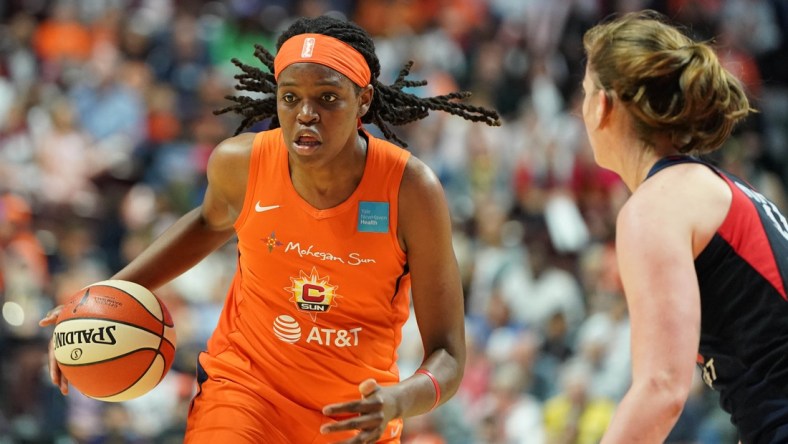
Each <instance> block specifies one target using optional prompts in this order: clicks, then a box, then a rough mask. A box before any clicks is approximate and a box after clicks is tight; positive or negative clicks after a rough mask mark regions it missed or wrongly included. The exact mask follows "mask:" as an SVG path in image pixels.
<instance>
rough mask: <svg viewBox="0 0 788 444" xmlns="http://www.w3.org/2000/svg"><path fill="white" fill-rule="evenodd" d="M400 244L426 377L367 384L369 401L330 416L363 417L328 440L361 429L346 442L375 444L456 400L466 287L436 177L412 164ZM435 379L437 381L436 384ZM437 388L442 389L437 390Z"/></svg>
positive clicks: (341, 425)
mask: <svg viewBox="0 0 788 444" xmlns="http://www.w3.org/2000/svg"><path fill="white" fill-rule="evenodd" d="M398 223H399V238H400V242H401V244H402V245H403V246H404V249H405V251H406V254H407V258H408V259H407V262H408V267H409V269H410V273H411V279H412V295H413V307H414V310H415V315H416V321H417V323H418V326H419V330H420V333H421V338H422V343H423V346H424V361H423V363H422V364H421V366H420V370H423V371H426V372H428V373H429V374H431V375H432V377H430V376H428V375H427V374H425V373H424V372H417V373H415V374H414V375H412V376H410V377H408V378H407V379H404V380H403V381H401V382H400V383H398V384H395V385H392V386H379V385H378V384H377V383H376V382H375V381H373V380H367V381H365V382H364V383H362V384H361V386H360V387H359V391H360V395H361V399H360V400H359V401H352V402H348V403H341V404H334V405H331V406H327V407H326V408H325V409H324V410H323V412H324V413H325V414H326V415H329V416H332V415H338V414H346V413H358V414H359V416H354V417H352V418H350V419H345V420H342V421H339V422H336V423H332V424H330V425H326V426H324V427H323V428H322V431H323V433H330V432H332V431H338V430H348V429H357V430H360V431H361V432H360V433H359V434H358V435H357V436H356V437H354V438H353V439H351V440H349V441H344V442H343V443H364V442H375V441H376V440H377V438H379V437H380V436H381V433H382V432H383V430H384V429H385V427H386V424H387V423H388V422H389V421H390V420H392V419H394V418H400V417H402V418H405V417H409V416H415V415H419V414H422V413H426V412H428V411H430V410H431V409H432V408H434V407H437V405H436V399H438V393H439V400H438V405H439V404H442V403H443V402H445V401H446V400H448V399H449V398H451V397H452V396H453V395H454V394H455V393H456V392H457V389H458V388H459V385H460V381H461V380H462V375H463V371H464V368H465V321H464V310H463V296H462V284H461V282H460V273H459V267H458V265H457V259H456V257H455V255H454V249H453V246H452V232H451V219H450V216H449V210H448V205H447V203H446V198H445V196H444V193H443V188H442V187H441V184H440V182H439V181H438V179H437V177H436V176H435V174H434V173H433V172H432V171H431V170H430V169H429V168H428V167H427V166H426V165H424V164H423V163H422V162H421V161H420V160H418V159H416V158H415V157H411V158H410V160H409V161H408V165H407V166H406V168H405V172H404V175H403V179H402V184H401V186H400V196H399V216H398ZM433 378H434V382H433ZM436 384H437V386H438V390H436V387H435V385H436Z"/></svg>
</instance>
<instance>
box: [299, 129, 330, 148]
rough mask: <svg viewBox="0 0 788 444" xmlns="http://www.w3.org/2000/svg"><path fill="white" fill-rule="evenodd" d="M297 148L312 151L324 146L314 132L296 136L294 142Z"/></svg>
mask: <svg viewBox="0 0 788 444" xmlns="http://www.w3.org/2000/svg"><path fill="white" fill-rule="evenodd" d="M294 143H295V146H296V148H299V149H302V150H311V149H314V148H317V147H319V146H320V145H322V144H323V142H322V141H321V140H320V137H318V135H317V134H315V133H312V132H303V133H300V134H298V135H297V136H296V139H295V141H294Z"/></svg>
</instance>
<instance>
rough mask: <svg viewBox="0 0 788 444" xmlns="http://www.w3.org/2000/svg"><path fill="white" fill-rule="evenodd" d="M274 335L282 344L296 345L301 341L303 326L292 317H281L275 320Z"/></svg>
mask: <svg viewBox="0 0 788 444" xmlns="http://www.w3.org/2000/svg"><path fill="white" fill-rule="evenodd" d="M274 334H275V335H276V337H277V338H279V339H280V340H281V341H282V342H287V343H288V344H295V343H296V342H298V340H299V339H301V326H300V325H298V322H296V320H295V319H293V317H292V316H288V315H280V316H277V318H276V319H275V320H274Z"/></svg>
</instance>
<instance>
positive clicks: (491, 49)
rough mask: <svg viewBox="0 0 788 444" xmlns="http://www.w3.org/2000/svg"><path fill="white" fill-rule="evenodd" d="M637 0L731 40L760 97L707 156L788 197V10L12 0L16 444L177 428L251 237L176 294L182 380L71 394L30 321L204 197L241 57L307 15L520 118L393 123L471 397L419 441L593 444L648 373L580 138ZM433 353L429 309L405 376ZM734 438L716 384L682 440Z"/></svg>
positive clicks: (430, 90)
mask: <svg viewBox="0 0 788 444" xmlns="http://www.w3.org/2000/svg"><path fill="white" fill-rule="evenodd" d="M644 8H652V9H656V10H658V11H661V12H664V13H666V14H667V15H668V16H669V17H671V18H673V19H674V20H676V21H677V22H679V23H682V24H683V25H685V26H686V27H687V32H688V33H690V34H691V35H693V36H694V37H696V38H699V39H704V40H711V41H713V42H714V44H715V46H716V48H717V49H718V53H719V56H720V58H721V60H722V61H723V62H724V64H725V65H726V66H727V67H728V68H729V69H730V70H732V71H733V72H734V73H735V74H736V75H737V76H739V78H741V79H742V81H743V82H744V84H745V86H746V88H747V91H748V93H749V95H750V97H751V99H752V101H753V103H754V105H755V107H757V108H758V109H759V111H760V112H759V113H758V114H755V115H753V116H752V117H751V118H749V120H747V121H746V122H745V123H744V124H743V125H741V126H740V127H738V128H737V130H736V132H735V134H734V136H733V137H732V138H731V139H730V140H729V141H728V142H727V143H726V144H725V146H724V148H723V149H722V150H721V151H720V152H718V153H717V154H715V155H714V156H712V160H713V161H715V162H717V163H718V164H719V165H722V166H723V167H725V168H728V169H729V170H731V171H733V172H735V173H737V174H739V175H741V176H743V177H745V178H747V179H748V180H749V181H750V182H751V183H753V184H754V185H755V186H756V187H758V188H759V189H760V190H761V191H762V192H763V193H764V194H765V195H767V196H768V197H769V198H771V199H772V200H773V201H774V202H775V203H777V205H778V206H779V207H780V208H782V209H783V211H785V210H786V209H788V206H786V185H787V183H786V180H787V179H788V140H787V139H788V46H787V44H788V3H786V2H785V1H784V0H698V1H694V0H655V1H647V0H629V1H625V0H620V1H616V0H418V1H417V0H356V1H353V0H334V1H331V0H301V1H296V0H291V1H288V0H221V1H219V0H215V1H197V0H78V1H77V0H4V1H2V2H0V19H1V20H0V305H2V316H1V317H0V444H7V443H58V444H61V443H62V444H66V443H176V442H181V441H182V434H183V430H184V421H185V415H186V409H187V406H188V403H189V401H190V398H191V396H192V394H193V391H194V374H195V362H196V354H197V352H198V351H199V350H201V349H203V347H204V344H205V341H206V339H207V338H208V336H209V335H210V333H211V331H212V329H213V327H214V325H215V323H216V319H217V317H218V313H219V311H220V309H221V305H222V302H223V299H224V296H225V292H226V289H227V287H228V284H229V280H230V279H231V276H232V273H233V272H234V267H235V255H236V253H235V245H234V244H233V243H230V244H228V245H227V246H226V247H225V248H223V249H221V250H220V251H217V252H216V253H215V254H212V255H211V256H209V257H208V258H207V259H205V260H204V261H203V262H202V263H200V264H199V265H198V266H196V267H195V268H194V269H192V270H190V271H189V272H187V273H186V274H185V275H184V276H182V277H180V278H178V279H177V280H175V281H173V282H172V283H171V284H169V285H167V286H166V287H164V288H161V289H160V290H159V291H158V292H157V294H158V295H159V296H160V297H161V298H162V299H164V301H165V303H166V304H167V306H168V307H169V309H170V311H171V312H172V313H173V316H174V318H175V325H176V327H177V332H178V340H179V344H178V345H179V347H178V351H177V356H176V360H175V363H174V365H173V368H172V370H171V371H170V372H169V374H168V375H167V377H166V378H165V379H164V381H163V382H162V383H161V384H160V385H159V386H158V387H157V388H156V389H155V390H153V391H152V392H150V393H149V394H147V395H145V396H143V397H141V398H138V399H136V400H134V401H130V402H126V403H119V404H111V403H101V402H97V401H94V400H91V399H89V398H87V397H85V396H82V395H80V394H79V393H78V392H77V391H76V390H72V392H71V394H70V395H69V396H67V397H63V396H61V395H60V393H59V391H58V390H57V389H56V388H55V387H54V386H52V385H51V383H50V382H49V376H48V373H47V364H46V353H47V343H48V340H49V336H50V335H51V328H50V329H41V328H39V327H38V326H37V321H38V320H39V319H40V318H41V317H43V315H44V314H45V313H46V312H47V310H49V309H51V308H52V307H53V306H55V305H56V304H58V303H60V302H62V301H63V300H64V298H66V297H68V296H69V295H71V294H72V293H73V292H75V291H76V290H78V289H79V288H81V287H82V286H84V285H87V284H89V283H92V282H96V281H99V280H103V279H106V278H108V277H109V276H111V275H112V274H113V273H114V272H115V271H117V270H118V269H119V268H121V267H122V266H123V265H124V264H126V263H127V262H128V261H129V260H130V259H131V258H133V257H135V256H136V255H137V254H138V253H139V252H140V251H141V250H142V249H143V248H144V247H145V246H146V245H147V244H148V243H149V242H150V241H151V240H152V239H153V238H154V237H156V236H157V235H158V234H160V233H161V231H162V230H163V229H164V228H165V227H167V226H168V225H169V224H170V223H172V222H173V221H174V220H176V218H177V217H178V216H179V215H181V214H183V213H184V212H186V211H187V210H189V209H191V208H193V207H194V206H196V205H197V204H199V202H200V200H201V196H202V193H203V190H204V187H205V177H204V173H205V166H206V161H207V158H208V156H209V154H210V152H211V150H212V148H213V147H214V146H215V145H216V144H217V143H218V142H219V141H220V140H222V139H223V138H226V137H228V136H230V135H231V134H232V133H233V132H234V131H235V128H236V127H237V125H238V123H239V122H240V119H239V118H237V117H235V116H231V115H222V116H219V117H217V116H214V115H213V113H212V112H213V110H216V109H219V108H222V107H224V106H226V105H228V101H227V100H226V99H225V98H224V97H225V95H227V94H231V93H232V91H233V90H232V88H233V86H234V79H233V75H234V74H236V73H237V69H236V68H235V67H234V66H233V65H232V64H231V63H230V59H231V58H233V57H237V58H239V59H240V60H242V61H244V62H246V63H256V61H255V59H254V57H253V55H252V53H253V44H255V43H260V44H263V45H265V46H266V47H268V48H269V49H271V50H273V45H274V42H275V40H276V37H277V36H278V35H279V33H280V31H281V30H282V29H284V28H285V27H287V26H288V24H289V23H290V22H291V21H292V20H293V19H294V18H295V17H298V16H316V15H321V14H330V15H334V16H338V17H346V18H349V19H352V20H354V21H356V22H357V23H359V24H361V25H362V26H363V27H365V28H366V29H367V30H368V31H369V32H370V33H371V34H372V35H373V36H374V38H375V43H376V46H377V53H378V55H379V57H380V59H381V64H382V66H383V74H382V77H383V78H384V81H385V80H388V81H391V80H393V79H394V78H395V77H396V74H397V72H398V71H399V69H400V68H401V67H402V65H403V64H404V63H405V62H407V61H408V60H414V61H415V65H414V69H413V74H412V77H413V78H416V79H418V78H421V79H427V80H428V81H429V85H428V86H426V87H422V88H417V89H414V90H413V92H414V93H415V94H425V95H427V94H429V95H435V94H442V93H445V92H448V91H450V90H455V89H464V90H469V91H471V92H473V98H472V99H471V100H472V102H473V103H476V104H480V105H485V106H490V107H494V108H495V109H497V110H498V111H499V112H500V113H501V115H502V116H503V121H504V124H503V127H502V128H488V127H485V126H481V125H478V124H470V123H468V122H465V121H463V120H462V119H459V118H452V117H450V116H446V115H441V114H436V115H432V116H430V117H429V118H427V119H425V120H423V121H421V122H418V123H415V124H412V125H408V126H405V127H400V128H398V129H397V131H398V135H399V136H400V137H401V138H402V139H404V140H406V141H407V142H408V143H409V147H408V149H409V150H411V151H412V152H413V153H414V154H415V155H417V156H419V157H420V158H421V159H422V160H424V161H425V162H426V163H427V164H428V165H430V166H431V167H432V168H433V169H434V171H435V172H436V173H437V174H438V176H439V177H440V179H441V181H442V182H443V184H444V187H445V189H446V193H447V196H448V199H449V202H450V206H451V210H452V215H453V220H454V223H455V225H454V234H455V237H454V239H455V247H456V251H457V255H458V260H459V262H460V266H461V270H462V277H463V284H464V290H465V309H466V313H467V318H466V319H467V331H468V341H467V343H468V364H467V369H466V371H465V378H464V381H463V383H462V387H461V389H460V391H459V393H458V395H457V396H456V397H455V398H453V399H452V400H451V401H450V402H449V403H447V404H446V405H444V406H442V407H441V408H439V409H437V410H436V411H434V412H432V413H431V414H429V415H426V416H422V417H419V418H414V419H410V420H408V421H407V422H406V428H405V432H404V435H403V442H404V443H407V444H440V443H447V444H466V443H468V444H471V443H490V444H509V443H537V444H538V443H551V444H553V443H555V444H558V443H561V444H570V443H578V444H585V443H595V442H597V441H598V440H599V438H600V436H601V434H602V433H603V431H604V429H605V427H606V425H607V423H608V421H609V420H610V418H611V415H612V414H613V411H614V408H615V405H616V403H617V402H618V401H619V400H620V399H621V397H622V395H623V393H624V392H625V391H626V389H627V387H628V384H629V381H630V370H629V365H630V359H629V322H628V317H627V310H626V302H625V300H624V298H623V294H622V289H621V284H620V281H619V277H618V272H617V267H616V261H615V249H614V243H613V241H614V222H615V216H616V212H617V211H618V209H619V208H620V205H621V204H622V202H623V201H624V200H625V199H626V197H627V195H628V191H627V190H626V189H625V187H623V185H622V183H621V182H620V180H619V179H618V177H617V176H615V175H614V174H612V173H610V172H607V171H605V170H601V169H599V168H598V167H596V166H595V165H594V161H593V155H592V153H591V152H590V147H589V145H588V143H587V140H586V134H585V130H584V128H583V124H582V119H581V117H580V112H579V104H580V102H581V100H582V99H581V96H580V94H579V91H580V88H579V85H580V81H581V79H582V76H583V71H584V55H583V50H582V34H583V32H584V31H585V30H586V29H588V28H589V27H590V26H592V25H593V24H594V23H596V22H597V21H599V20H601V19H603V18H605V17H606V16H608V15H610V14H612V13H621V12H626V11H629V10H638V9H644ZM265 128H266V126H265V124H262V125H260V126H259V127H258V128H256V130H262V129H265ZM369 129H370V130H371V131H372V132H373V133H375V134H378V133H377V132H376V129H375V128H374V127H369ZM378 135H379V134H378ZM654 296H655V297H659V295H654ZM421 353H422V351H421V345H420V340H419V336H418V329H417V327H416V326H415V323H412V322H410V323H408V324H407V325H406V333H405V335H404V341H403V344H402V348H401V356H400V366H401V369H402V373H403V375H405V376H407V375H410V374H411V372H412V371H413V370H414V369H415V368H416V367H417V366H418V364H419V363H420V360H421ZM107 377H111V375H107ZM643 414H648V412H643ZM736 441H737V439H736V436H735V432H734V431H733V430H732V427H731V425H730V423H729V421H728V419H727V417H726V415H725V414H724V413H723V412H722V411H721V410H720V408H719V407H718V405H717V401H716V394H714V393H713V392H712V391H710V390H708V389H707V388H706V387H705V386H703V385H702V383H701V381H700V378H697V384H696V387H695V389H694V390H693V394H692V396H691V398H690V400H689V402H688V403H687V406H686V408H685V410H684V412H683V414H682V416H681V419H680V420H679V423H678V425H677V426H676V428H675V430H674V432H673V433H672V435H671V437H670V439H669V442H672V443H705V444H712V443H735V442H736Z"/></svg>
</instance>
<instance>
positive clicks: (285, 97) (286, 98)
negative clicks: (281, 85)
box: [282, 93, 296, 103]
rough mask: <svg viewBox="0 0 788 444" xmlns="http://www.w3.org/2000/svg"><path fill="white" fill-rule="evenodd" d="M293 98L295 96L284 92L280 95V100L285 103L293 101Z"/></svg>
mask: <svg viewBox="0 0 788 444" xmlns="http://www.w3.org/2000/svg"><path fill="white" fill-rule="evenodd" d="M295 100H296V98H295V96H294V95H293V94H289V93H286V94H283V95H282V101H283V102H285V103H293V102H295Z"/></svg>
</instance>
